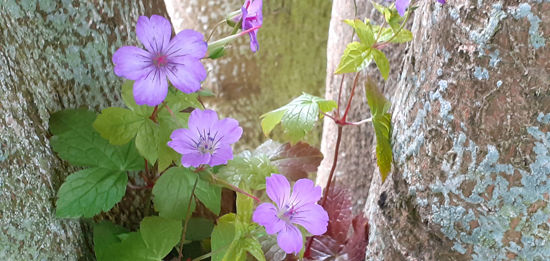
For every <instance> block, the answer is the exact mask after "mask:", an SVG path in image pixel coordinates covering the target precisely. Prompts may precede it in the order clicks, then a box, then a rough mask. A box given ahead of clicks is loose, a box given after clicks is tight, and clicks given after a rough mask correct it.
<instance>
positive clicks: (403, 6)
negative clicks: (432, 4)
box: [395, 0, 445, 16]
mask: <svg viewBox="0 0 550 261" xmlns="http://www.w3.org/2000/svg"><path fill="white" fill-rule="evenodd" d="M437 1H438V2H439V3H441V4H444V3H445V0H437ZM410 4H411V0H395V8H396V9H397V12H398V13H399V15H400V16H404V15H405V11H406V10H407V8H408V7H409V5H410Z"/></svg>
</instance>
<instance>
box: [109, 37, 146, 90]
mask: <svg viewBox="0 0 550 261" xmlns="http://www.w3.org/2000/svg"><path fill="white" fill-rule="evenodd" d="M113 63H114V64H115V74H116V75H117V76H119V77H124V78H126V79H129V80H134V81H135V80H138V79H140V78H141V77H143V75H145V74H146V73H148V72H149V71H151V70H152V69H153V63H152V58H151V54H150V53H148V52H147V51H145V50H143V49H141V48H137V47H135V46H122V47H120V48H118V50H116V52H115V53H114V54H113Z"/></svg>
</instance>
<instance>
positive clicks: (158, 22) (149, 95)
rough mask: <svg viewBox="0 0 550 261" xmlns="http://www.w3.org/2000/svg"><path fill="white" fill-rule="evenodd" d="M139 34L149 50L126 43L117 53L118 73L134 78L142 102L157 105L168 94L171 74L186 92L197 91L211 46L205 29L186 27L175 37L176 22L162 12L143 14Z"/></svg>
mask: <svg viewBox="0 0 550 261" xmlns="http://www.w3.org/2000/svg"><path fill="white" fill-rule="evenodd" d="M136 34H137V37H138V39H139V41H140V42H141V43H142V44H143V45H144V46H145V49H146V50H143V49H141V48H138V47H135V46H123V47H121V48H119V49H118V50H117V51H116V52H115V53H114V54H113V63H114V64H115V74H116V75H117V76H120V77H124V78H126V79H129V80H133V81H135V82H134V99H135V100H136V103H137V104H139V105H144V104H146V105H149V106H156V105H159V104H160V103H162V101H164V99H165V98H166V95H167V94H168V82H167V79H166V78H167V77H168V79H169V80H170V82H171V83H172V85H173V86H174V87H176V88H177V89H179V90H181V91H182V92H185V93H192V92H196V91H197V90H199V89H200V87H201V82H202V81H204V79H205V78H206V70H205V69H204V66H203V65H202V63H201V62H200V59H201V58H203V57H204V55H205V54H206V50H207V44H206V42H205V41H204V40H203V39H204V37H203V35H202V34H201V33H199V32H197V31H194V30H183V31H181V32H179V33H178V34H177V35H176V36H175V37H174V38H172V39H170V37H171V35H172V24H170V22H169V21H168V20H167V19H166V18H164V17H162V16H158V15H153V16H151V18H148V17H146V16H141V17H139V19H138V21H137V25H136Z"/></svg>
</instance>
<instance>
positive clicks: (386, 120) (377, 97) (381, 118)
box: [365, 79, 393, 182]
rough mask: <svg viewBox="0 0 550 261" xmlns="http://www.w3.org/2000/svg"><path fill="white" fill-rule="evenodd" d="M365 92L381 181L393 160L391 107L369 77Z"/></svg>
mask: <svg viewBox="0 0 550 261" xmlns="http://www.w3.org/2000/svg"><path fill="white" fill-rule="evenodd" d="M365 92H366V94H367V101H368V104H369V107H370V111H371V114H372V125H373V126H374V132H375V134H376V163H377V164H378V169H379V170H380V175H381V178H382V182H384V181H385V180H386V177H387V176H388V174H389V173H390V171H391V164H392V160H393V156H392V150H391V140H390V138H391V131H392V130H391V114H390V113H387V111H388V110H389V109H390V107H391V103H390V102H389V101H388V100H387V99H386V97H384V94H382V92H380V90H378V88H377V87H376V85H375V84H374V82H373V81H372V80H371V79H368V80H367V83H366V86H365Z"/></svg>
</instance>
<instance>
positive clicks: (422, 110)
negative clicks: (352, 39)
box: [323, 0, 550, 260]
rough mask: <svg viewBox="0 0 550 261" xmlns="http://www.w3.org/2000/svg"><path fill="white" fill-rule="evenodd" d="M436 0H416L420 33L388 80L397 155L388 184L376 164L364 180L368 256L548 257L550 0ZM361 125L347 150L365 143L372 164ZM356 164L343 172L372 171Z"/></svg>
mask: <svg viewBox="0 0 550 261" xmlns="http://www.w3.org/2000/svg"><path fill="white" fill-rule="evenodd" d="M359 2H360V3H363V2H366V1H359ZM435 2H436V1H420V2H419V4H418V5H419V8H418V9H417V10H416V11H415V14H414V22H413V25H412V27H411V28H412V29H411V31H412V32H413V34H414V37H415V39H414V40H413V42H412V43H410V44H408V45H407V49H406V53H405V54H404V56H403V60H402V63H392V72H393V73H394V74H395V73H399V78H398V79H399V81H398V82H393V83H394V84H395V88H394V90H391V88H384V91H385V93H386V95H387V97H389V98H390V100H391V101H392V102H393V106H392V114H393V119H392V124H393V127H394V128H393V136H392V143H393V152H394V164H395V165H394V166H393V169H392V173H391V174H390V176H389V177H388V179H387V180H386V182H385V183H384V184H381V181H380V178H379V174H378V171H374V172H373V173H372V175H373V176H372V179H370V181H369V185H367V186H368V187H369V191H368V193H367V196H366V204H365V206H364V211H365V212H366V213H367V215H368V217H369V219H370V225H371V231H370V242H369V246H368V251H367V258H368V259H372V260H472V259H473V260H505V259H519V260H548V259H550V252H549V249H550V244H549V241H548V236H549V235H550V226H548V220H549V219H550V208H549V206H548V201H549V194H548V193H549V191H550V187H549V186H550V185H549V184H550V180H549V179H550V167H549V166H550V134H549V132H548V131H549V130H550V125H549V124H550V86H549V84H548V82H549V80H550V64H549V62H548V58H549V57H550V47H549V46H548V44H547V43H546V42H547V41H548V34H549V31H548V28H550V27H549V26H550V19H549V16H550V13H549V12H548V10H550V3H549V2H548V1H504V2H502V1H488V0H487V1H466V0H459V1H449V3H448V4H447V5H445V6H442V5H440V4H437V3H435ZM337 3H339V1H335V2H334V9H339V8H340V7H342V8H345V6H344V5H341V4H337ZM348 6H349V5H348ZM334 12H336V11H333V13H334ZM333 19H341V18H335V17H333ZM342 26H346V25H342ZM331 27H332V22H331ZM334 37H336V34H335V35H334V36H333V35H332V32H331V36H330V37H329V52H330V50H332V49H331V48H334V47H331V45H330V43H331V41H333V40H332V39H333V38H334ZM342 44H344V43H342ZM337 48H340V49H337V51H339V52H340V53H341V49H342V48H343V47H341V46H340V47H337ZM331 63H337V61H334V60H330V57H329V68H330V66H331ZM328 74H329V75H328V76H327V79H332V77H333V76H331V75H330V74H331V71H330V70H328ZM332 81H334V80H332ZM389 83H392V81H391V80H390V81H389V82H388V83H387V84H386V85H385V86H386V87H387V86H388V84H389ZM334 86H335V85H334V84H330V82H327V87H328V89H331V90H332V92H333V93H334V88H335V87H334ZM327 92H328V93H329V91H327ZM326 125H328V123H326V124H325V126H326ZM325 131H326V133H325V134H324V135H326V136H327V137H329V136H331V130H330V129H327V128H325ZM365 133H367V132H362V133H361V135H363V136H366V137H361V138H356V137H354V138H355V140H353V141H344V143H343V144H342V145H343V147H344V148H346V150H349V151H350V152H356V153H359V154H353V155H350V154H347V155H346V156H347V157H353V158H364V155H365V154H366V155H368V156H367V159H369V161H363V162H362V163H361V168H362V169H365V170H369V172H370V170H375V169H376V166H375V162H374V160H373V156H372V155H373V153H374V148H373V147H372V146H371V145H369V146H365V147H363V146H364V144H365V145H366V143H363V141H365V140H369V139H372V138H373V137H372V134H371V136H369V135H368V133H367V135H365ZM332 135H333V134H332ZM323 142H325V140H324V141H323ZM348 168H350V165H347V164H339V171H340V172H341V173H342V176H345V177H343V178H340V181H341V182H342V183H345V184H355V183H358V182H364V181H363V180H364V179H367V180H368V179H369V178H365V176H362V175H361V176H357V175H358V173H354V172H353V171H349V170H353V168H354V167H351V169H348ZM355 168H356V167H355ZM350 175H351V176H354V177H350ZM346 182H350V183H346ZM355 192H356V193H357V191H355ZM362 193H365V192H362Z"/></svg>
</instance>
